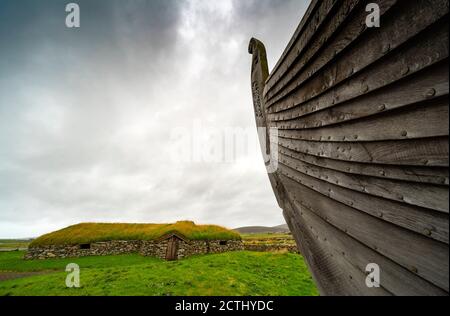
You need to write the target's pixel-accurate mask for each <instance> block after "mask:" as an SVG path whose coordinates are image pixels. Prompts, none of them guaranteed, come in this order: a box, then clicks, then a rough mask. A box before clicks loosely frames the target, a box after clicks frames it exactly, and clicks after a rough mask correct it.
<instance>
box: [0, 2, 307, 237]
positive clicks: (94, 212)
mask: <svg viewBox="0 0 450 316" xmlns="http://www.w3.org/2000/svg"><path fill="white" fill-rule="evenodd" d="M73 2H75V3H77V4H78V5H79V7H80V27H79V28H67V27H66V25H65V20H66V16H67V14H68V13H67V12H65V6H66V4H67V3H69V1H60V0H48V1H47V0H41V1H33V0H20V1H18V0H1V1H0V238H25V237H35V236H38V235H40V234H43V233H47V232H49V231H53V230H56V229H60V228H63V227H65V226H68V225H72V224H76V223H80V222H133V223H141V222H146V223H168V222H174V221H177V220H193V221H195V222H196V223H201V224H203V223H208V224H219V225H223V226H226V227H229V228H234V227H240V226H248V225H267V226H273V225H279V224H282V223H284V219H283V216H282V211H281V210H280V209H279V207H278V205H277V203H276V199H275V196H274V194H273V192H272V189H271V187H270V183H269V180H268V177H267V174H266V171H265V167H264V163H263V159H262V156H261V153H260V150H259V147H258V146H256V145H255V144H257V132H256V127H255V119H254V113H253V105H252V99H251V89H250V68H251V56H250V55H249V54H248V51H247V48H248V42H249V40H250V38H251V37H256V38H258V39H260V40H262V41H263V42H264V43H265V45H266V48H267V53H268V58H269V67H270V69H271V68H272V67H273V66H274V65H275V63H276V61H277V60H278V59H279V58H280V56H281V54H282V52H283V50H284V48H285V47H286V45H287V43H288V42H289V39H290V38H291V36H292V34H293V33H294V31H295V29H296V27H297V26H298V24H299V22H300V20H301V18H302V16H303V15H304V13H305V11H306V9H307V6H308V4H309V1H308V0H304V1H303V0H147V1H144V0H130V1H123V0H96V1H90V0H84V1H81V0H80V1H73ZM233 133H234V134H233ZM230 134H231V135H234V136H233V137H232V138H231V141H230V142H226V141H222V140H223V139H227V137H228V136H227V135H230ZM244 140H245V141H244ZM242 144H244V145H243V147H242V148H243V149H242V150H238V149H236V148H241V147H239V146H241V145H242ZM224 156H227V157H228V158H227V159H223V157H224Z"/></svg>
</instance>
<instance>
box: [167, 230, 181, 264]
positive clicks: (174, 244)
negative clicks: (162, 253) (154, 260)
mask: <svg viewBox="0 0 450 316" xmlns="http://www.w3.org/2000/svg"><path fill="white" fill-rule="evenodd" d="M177 259H178V238H177V237H175V236H173V237H171V238H169V240H168V241H167V252H166V260H168V261H173V260H177Z"/></svg>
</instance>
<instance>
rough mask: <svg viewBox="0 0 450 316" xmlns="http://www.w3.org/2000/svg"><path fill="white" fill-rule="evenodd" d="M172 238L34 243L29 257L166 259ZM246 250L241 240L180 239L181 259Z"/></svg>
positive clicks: (27, 256) (26, 257)
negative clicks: (77, 242) (56, 243)
mask: <svg viewBox="0 0 450 316" xmlns="http://www.w3.org/2000/svg"><path fill="white" fill-rule="evenodd" d="M167 245H168V240H162V241H159V242H155V241H107V242H97V243H92V244H85V245H63V246H56V245H55V246H40V247H31V248H29V249H28V252H27V253H26V255H25V259H49V258H71V257H86V256H107V255H120V254H130V253H139V254H141V255H143V256H152V257H158V258H161V259H165V257H166V251H167ZM239 250H244V245H243V243H242V241H240V240H228V241H219V240H215V241H195V240H193V241H188V242H186V241H183V240H179V241H178V251H177V254H178V259H182V258H185V257H189V256H193V255H199V254H207V253H222V252H228V251H239Z"/></svg>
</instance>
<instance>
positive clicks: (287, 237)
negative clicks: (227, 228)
mask: <svg viewBox="0 0 450 316" xmlns="http://www.w3.org/2000/svg"><path fill="white" fill-rule="evenodd" d="M242 240H243V241H244V243H245V244H264V245H271V244H277V245H280V244H282V245H295V240H294V238H293V237H292V235H291V234H282V233H274V234H243V235H242Z"/></svg>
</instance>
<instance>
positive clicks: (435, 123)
mask: <svg viewBox="0 0 450 316" xmlns="http://www.w3.org/2000/svg"><path fill="white" fill-rule="evenodd" d="M448 107H449V100H448V95H447V96H446V97H443V98H439V99H436V100H433V101H428V102H424V103H421V104H418V105H415V106H411V107H409V108H407V109H404V110H403V111H395V112H388V113H384V114H383V115H376V116H371V117H368V118H364V119H360V120H355V121H350V122H346V123H345V124H338V125H333V126H327V127H323V128H314V129H301V128H300V127H299V126H297V125H295V124H287V123H284V122H283V123H278V124H271V126H270V127H277V128H279V129H280V130H279V131H278V135H279V136H280V137H283V138H288V139H302V140H313V141H321V140H330V141H344V142H354V141H360V142H364V141H382V140H399V139H415V138H426V137H440V136H448V131H449V123H448V115H449V113H448Z"/></svg>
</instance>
